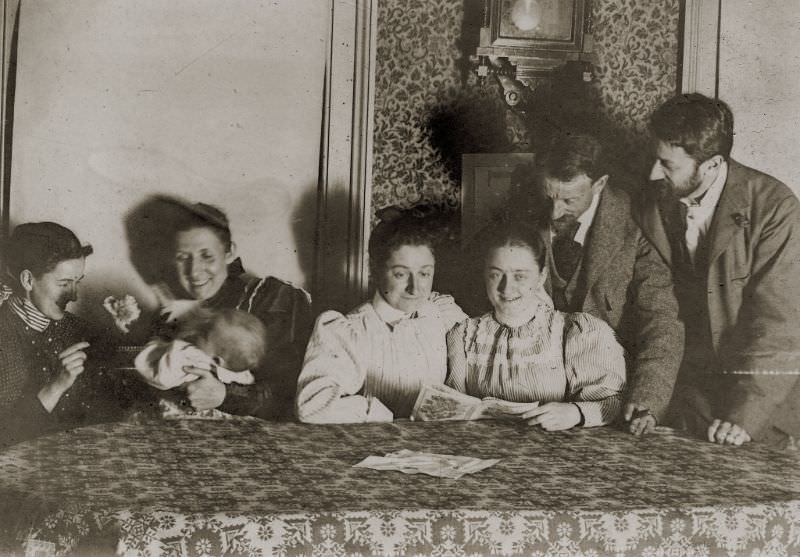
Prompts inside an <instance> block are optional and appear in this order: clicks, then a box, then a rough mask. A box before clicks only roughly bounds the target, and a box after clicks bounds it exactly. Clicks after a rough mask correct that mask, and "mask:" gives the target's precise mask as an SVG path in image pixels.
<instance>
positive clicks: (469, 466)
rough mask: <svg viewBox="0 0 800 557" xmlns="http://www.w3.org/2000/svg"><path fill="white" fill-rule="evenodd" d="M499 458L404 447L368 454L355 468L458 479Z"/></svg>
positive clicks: (497, 460)
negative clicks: (482, 457)
mask: <svg viewBox="0 0 800 557" xmlns="http://www.w3.org/2000/svg"><path fill="white" fill-rule="evenodd" d="M498 462H500V459H499V458H493V459H481V458H473V457H469V456H457V455H448V454H435V453H424V452H419V451H409V450H407V449H403V450H402V451H397V452H394V453H388V454H387V455H386V456H368V457H367V458H365V459H364V460H362V461H361V462H359V463H358V464H354V465H353V467H354V468H372V469H373V470H396V471H398V472H403V473H404V474H428V475H429V476H437V477H440V478H451V479H454V480H457V479H458V478H460V477H461V476H463V475H464V474H472V473H474V472H478V471H480V470H483V469H484V468H488V467H489V466H494V465H495V464H497V463H498Z"/></svg>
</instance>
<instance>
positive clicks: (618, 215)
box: [573, 186, 630, 292]
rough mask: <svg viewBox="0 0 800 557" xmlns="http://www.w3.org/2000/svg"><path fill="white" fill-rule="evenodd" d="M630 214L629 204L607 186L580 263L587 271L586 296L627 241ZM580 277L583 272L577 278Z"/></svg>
mask: <svg viewBox="0 0 800 557" xmlns="http://www.w3.org/2000/svg"><path fill="white" fill-rule="evenodd" d="M629 210H630V206H629V205H628V203H626V202H625V201H624V200H623V199H621V198H620V197H619V195H618V194H617V193H616V192H614V190H613V189H612V188H610V187H609V186H606V187H605V189H604V190H603V193H602V194H601V197H600V205H599V207H597V213H595V216H594V222H593V223H592V227H591V228H590V229H589V235H588V237H587V241H586V243H585V246H584V251H583V258H582V260H581V267H582V268H583V269H585V270H586V275H585V276H586V283H585V291H586V292H589V290H590V289H591V288H592V286H593V285H594V283H595V282H597V280H598V278H599V277H600V276H601V275H602V274H603V273H604V271H605V270H606V268H607V267H608V265H609V264H610V263H611V262H612V261H614V259H615V255H616V254H617V252H619V250H621V249H622V246H623V245H624V243H625V241H626V240H627V239H628V237H627V236H628V223H629V222H630V218H629V215H628V214H627V213H628V211H629ZM578 274H580V270H579V272H576V273H575V276H577V275H578ZM574 278H575V277H573V280H574Z"/></svg>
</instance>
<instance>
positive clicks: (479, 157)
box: [461, 153, 535, 242]
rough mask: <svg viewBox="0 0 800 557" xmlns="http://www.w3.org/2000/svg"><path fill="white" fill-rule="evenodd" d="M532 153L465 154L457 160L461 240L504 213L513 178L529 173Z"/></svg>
mask: <svg viewBox="0 0 800 557" xmlns="http://www.w3.org/2000/svg"><path fill="white" fill-rule="evenodd" d="M534 160H535V157H534V154H533V153H467V154H464V155H462V157H461V240H462V242H466V241H468V240H469V239H470V238H472V237H473V236H474V235H475V233H477V232H478V231H479V230H480V229H481V228H482V227H483V226H484V225H485V224H487V223H488V221H489V220H490V219H491V218H492V217H493V216H495V215H497V214H499V213H501V212H503V211H504V209H505V207H506V204H507V202H508V199H509V195H510V194H511V193H512V188H513V187H514V186H515V185H516V182H515V180H514V178H515V175H517V174H518V173H519V172H520V171H523V172H525V171H527V169H528V168H530V169H531V170H532V167H533V164H534Z"/></svg>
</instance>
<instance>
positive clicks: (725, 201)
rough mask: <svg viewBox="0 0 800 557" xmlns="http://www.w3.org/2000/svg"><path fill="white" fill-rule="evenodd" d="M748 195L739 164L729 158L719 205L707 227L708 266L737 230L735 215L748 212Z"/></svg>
mask: <svg viewBox="0 0 800 557" xmlns="http://www.w3.org/2000/svg"><path fill="white" fill-rule="evenodd" d="M749 207H750V197H749V195H748V191H747V182H746V181H745V180H743V178H742V173H741V168H740V165H739V164H738V163H737V162H735V161H733V160H730V161H729V163H728V177H727V179H726V180H725V187H724V188H723V190H722V195H721V196H720V199H719V205H718V206H717V209H716V211H714V217H713V218H712V220H711V228H710V229H709V233H708V238H709V244H708V246H709V250H708V253H709V259H708V263H709V266H710V265H711V264H712V263H713V262H714V261H715V260H716V259H717V257H719V256H720V255H721V254H722V252H723V251H725V248H726V247H728V244H729V243H730V241H731V238H732V237H733V234H734V233H735V232H736V230H738V228H739V225H738V224H737V215H744V218H747V214H749Z"/></svg>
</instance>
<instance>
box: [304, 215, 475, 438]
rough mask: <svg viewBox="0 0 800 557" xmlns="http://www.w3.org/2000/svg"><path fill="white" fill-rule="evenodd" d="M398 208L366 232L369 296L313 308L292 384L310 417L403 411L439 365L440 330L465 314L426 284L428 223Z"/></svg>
mask: <svg viewBox="0 0 800 557" xmlns="http://www.w3.org/2000/svg"><path fill="white" fill-rule="evenodd" d="M429 219H430V217H428V219H423V218H419V217H415V216H413V215H411V214H405V215H402V216H400V217H399V218H395V219H393V220H391V221H382V222H380V223H379V224H378V225H377V226H376V227H375V230H374V231H373V232H372V235H371V237H370V240H369V260H370V272H371V273H372V278H373V280H374V281H375V282H376V283H377V285H378V288H377V291H376V292H375V295H374V296H373V297H372V300H370V301H368V302H366V303H364V304H362V305H360V306H358V307H357V308H355V309H354V310H352V311H351V312H350V313H348V314H347V315H342V314H341V313H338V312H335V311H327V312H325V313H323V314H322V315H320V316H319V318H318V319H317V322H316V324H315V325H314V332H313V333H312V335H311V340H310V341H309V343H308V348H307V349H306V356H305V361H304V362H303V369H302V371H301V372H300V377H299V379H298V386H297V399H296V411H297V417H298V418H299V419H300V421H303V422H312V423H352V422H375V421H391V420H392V419H394V418H407V417H409V416H410V414H411V410H412V409H413V406H414V401H415V400H416V398H417V394H419V391H420V388H421V387H422V385H424V384H441V383H443V382H444V379H445V375H446V372H447V351H446V346H445V334H446V333H447V331H448V329H450V328H451V327H452V326H453V325H454V324H455V323H456V322H458V321H461V320H463V319H464V318H466V315H465V314H464V312H463V311H461V308H459V307H458V306H457V305H456V303H455V302H454V301H453V299H452V298H451V297H450V296H442V295H439V294H436V293H435V292H431V287H432V283H433V273H434V267H435V263H436V260H435V256H434V238H435V235H434V234H433V231H432V226H431V224H426V220H429Z"/></svg>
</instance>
